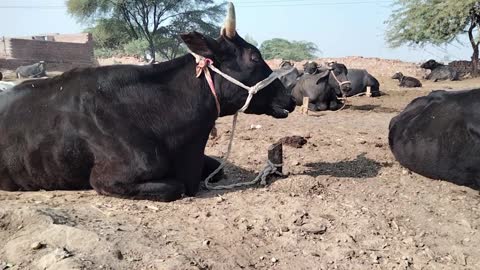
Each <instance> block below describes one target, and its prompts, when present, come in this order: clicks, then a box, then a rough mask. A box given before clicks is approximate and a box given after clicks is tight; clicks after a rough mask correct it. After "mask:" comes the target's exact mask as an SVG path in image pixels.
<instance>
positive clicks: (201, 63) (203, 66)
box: [196, 58, 213, 78]
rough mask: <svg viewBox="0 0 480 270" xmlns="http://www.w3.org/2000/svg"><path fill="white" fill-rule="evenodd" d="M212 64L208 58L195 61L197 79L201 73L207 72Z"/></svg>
mask: <svg viewBox="0 0 480 270" xmlns="http://www.w3.org/2000/svg"><path fill="white" fill-rule="evenodd" d="M212 64H213V60H212V59H210V58H202V59H198V60H197V68H196V69H197V71H196V76H197V78H198V77H200V76H201V75H202V73H203V72H205V73H206V72H207V70H208V67H209V66H210V65H212Z"/></svg>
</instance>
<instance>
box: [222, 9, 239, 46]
mask: <svg viewBox="0 0 480 270" xmlns="http://www.w3.org/2000/svg"><path fill="white" fill-rule="evenodd" d="M235 17H236V16H235V7H234V6H233V3H232V2H229V3H228V13H227V18H226V19H225V24H224V26H223V27H224V28H223V29H224V32H223V33H224V34H225V35H226V36H227V37H228V38H230V39H232V38H234V37H235V35H236V34H237V27H236V24H237V20H236V18H235Z"/></svg>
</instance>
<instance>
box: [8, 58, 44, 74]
mask: <svg viewBox="0 0 480 270" xmlns="http://www.w3.org/2000/svg"><path fill="white" fill-rule="evenodd" d="M15 73H16V74H17V78H41V77H46V76H47V69H46V67H45V62H43V61H40V62H38V63H36V64H33V65H29V66H21V67H19V68H17V70H16V71H15Z"/></svg>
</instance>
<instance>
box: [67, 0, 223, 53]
mask: <svg viewBox="0 0 480 270" xmlns="http://www.w3.org/2000/svg"><path fill="white" fill-rule="evenodd" d="M67 8H68V12H69V13H70V14H71V15H72V16H73V17H75V18H76V19H77V20H78V21H79V22H81V23H87V24H93V25H95V27H94V28H93V29H94V30H96V31H97V32H98V33H97V36H99V37H100V39H101V40H100V41H99V44H102V45H99V46H105V47H109V46H113V45H114V44H118V46H117V47H120V46H121V45H123V44H124V43H127V42H126V41H125V40H124V39H123V35H124V34H127V35H128V37H129V38H128V42H130V41H132V40H141V39H143V40H146V41H147V42H148V50H149V51H150V53H151V54H152V55H155V53H156V52H158V53H160V54H161V55H162V56H163V57H165V58H168V59H170V58H174V57H176V55H177V54H178V53H179V52H181V41H180V40H179V39H178V35H179V34H180V33H183V32H189V31H192V30H196V31H199V32H204V33H205V34H208V35H210V34H213V33H214V34H213V35H214V36H215V35H218V33H219V31H220V29H219V27H218V26H217V25H216V24H217V23H218V22H219V21H220V19H221V18H222V17H223V15H224V14H225V8H224V4H223V3H221V4H218V3H216V1H214V0H193V1H192V0H67ZM110 23H114V24H118V25H117V26H115V27H112V25H110ZM97 27H98V29H97ZM94 30H92V31H94ZM109 31H112V33H111V35H109V33H107V32H109ZM115 41H119V42H118V43H116V42H115ZM159 44H160V45H161V46H160V47H159ZM136 45H139V43H135V46H136ZM135 46H134V45H133V44H130V45H129V46H128V48H129V49H135ZM136 49H138V47H136Z"/></svg>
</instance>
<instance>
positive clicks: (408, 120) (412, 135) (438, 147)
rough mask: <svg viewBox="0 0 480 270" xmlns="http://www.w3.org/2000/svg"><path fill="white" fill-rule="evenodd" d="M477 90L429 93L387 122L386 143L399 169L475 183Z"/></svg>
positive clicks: (479, 148) (479, 143) (479, 116)
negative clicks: (401, 167) (399, 166)
mask: <svg viewBox="0 0 480 270" xmlns="http://www.w3.org/2000/svg"><path fill="white" fill-rule="evenodd" d="M479 100H480V89H475V90H470V91H458V92H447V91H434V92H432V93H430V94H429V95H428V96H425V97H420V98H417V99H415V100H414V101H412V102H411V103H410V104H409V105H408V106H407V107H406V108H405V110H404V111H403V112H402V113H400V115H398V116H396V117H394V118H393V119H392V120H391V122H390V132H389V136H388V139H389V144H390V148H391V150H392V152H393V154H394V155H395V158H396V159H397V160H398V161H399V162H400V164H402V165H403V166H404V167H406V168H408V169H410V170H412V171H414V172H416V173H418V174H421V175H423V176H426V177H429V178H432V179H442V180H447V181H449V182H452V183H456V184H460V185H471V184H476V185H477V186H478V185H480V155H479V153H480V110H479V102H478V101H479Z"/></svg>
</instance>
